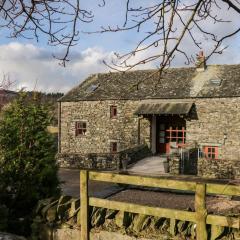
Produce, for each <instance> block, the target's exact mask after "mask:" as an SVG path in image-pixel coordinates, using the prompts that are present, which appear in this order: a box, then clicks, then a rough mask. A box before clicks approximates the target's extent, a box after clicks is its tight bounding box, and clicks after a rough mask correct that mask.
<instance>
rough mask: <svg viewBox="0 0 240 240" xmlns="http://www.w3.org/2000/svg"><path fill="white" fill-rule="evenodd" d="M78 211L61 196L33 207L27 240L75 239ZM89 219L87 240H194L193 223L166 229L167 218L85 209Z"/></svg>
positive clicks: (216, 235)
mask: <svg viewBox="0 0 240 240" xmlns="http://www.w3.org/2000/svg"><path fill="white" fill-rule="evenodd" d="M80 212H81V208H80V201H79V199H75V198H71V197H69V196H61V197H60V198H59V199H45V200H41V201H40V202H39V205H38V207H37V208H36V217H35V219H34V222H33V224H32V238H31V239H34V240H65V239H71V240H75V239H76V240H77V239H79V237H80V231H81V219H80ZM233 215H234V214H233ZM229 216H231V214H230V213H229ZM234 216H235V215H234ZM89 217H90V221H89V222H90V229H91V238H90V239H91V240H101V239H102V240H107V239H112V240H124V239H125V240H135V239H139V240H140V239H142V240H143V239H145V240H147V239H148V240H150V239H152V240H153V239H166V240H170V239H196V224H195V223H193V222H186V221H180V220H175V221H174V222H173V223H174V225H172V226H171V227H170V219H168V218H164V217H153V216H148V215H143V214H133V213H128V212H123V211H117V210H111V209H106V208H97V207H91V208H90V209H89ZM208 232H209V239H211V240H217V239H218V240H220V239H221V240H229V239H232V240H238V239H239V237H240V231H239V230H238V229H232V228H224V227H220V226H219V227H218V229H217V231H216V228H213V227H212V228H211V227H210V226H208ZM210 235H211V236H210Z"/></svg>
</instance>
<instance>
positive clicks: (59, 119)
mask: <svg viewBox="0 0 240 240" xmlns="http://www.w3.org/2000/svg"><path fill="white" fill-rule="evenodd" d="M61 112H62V110H61V102H58V153H61V117H62V116H61Z"/></svg>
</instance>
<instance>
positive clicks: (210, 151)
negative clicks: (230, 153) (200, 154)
mask: <svg viewBox="0 0 240 240" xmlns="http://www.w3.org/2000/svg"><path fill="white" fill-rule="evenodd" d="M204 153H205V156H206V157H207V158H209V159H218V147H213V146H205V147H204Z"/></svg>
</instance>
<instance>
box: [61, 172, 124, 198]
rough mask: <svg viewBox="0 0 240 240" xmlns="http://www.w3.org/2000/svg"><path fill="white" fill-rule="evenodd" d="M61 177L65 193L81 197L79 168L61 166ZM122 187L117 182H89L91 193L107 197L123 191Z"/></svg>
mask: <svg viewBox="0 0 240 240" xmlns="http://www.w3.org/2000/svg"><path fill="white" fill-rule="evenodd" d="M59 178H60V181H61V182H62V184H61V188H62V192H63V194H64V195H70V196H73V197H76V198H79V195H80V194H79V189H80V186H79V184H80V181H79V170H78V169H67V168H60V169H59ZM121 189H122V188H120V187H119V185H117V184H112V183H107V182H96V181H90V182H89V195H90V196H94V197H100V198H106V197H108V196H110V195H112V194H114V193H117V192H119V191H121Z"/></svg>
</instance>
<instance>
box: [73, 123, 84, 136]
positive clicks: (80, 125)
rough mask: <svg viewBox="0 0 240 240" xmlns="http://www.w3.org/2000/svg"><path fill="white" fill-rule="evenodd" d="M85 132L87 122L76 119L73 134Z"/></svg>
mask: <svg viewBox="0 0 240 240" xmlns="http://www.w3.org/2000/svg"><path fill="white" fill-rule="evenodd" d="M86 132H87V123H86V122H84V121H78V122H76V123H75V135H76V136H84V135H86Z"/></svg>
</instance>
